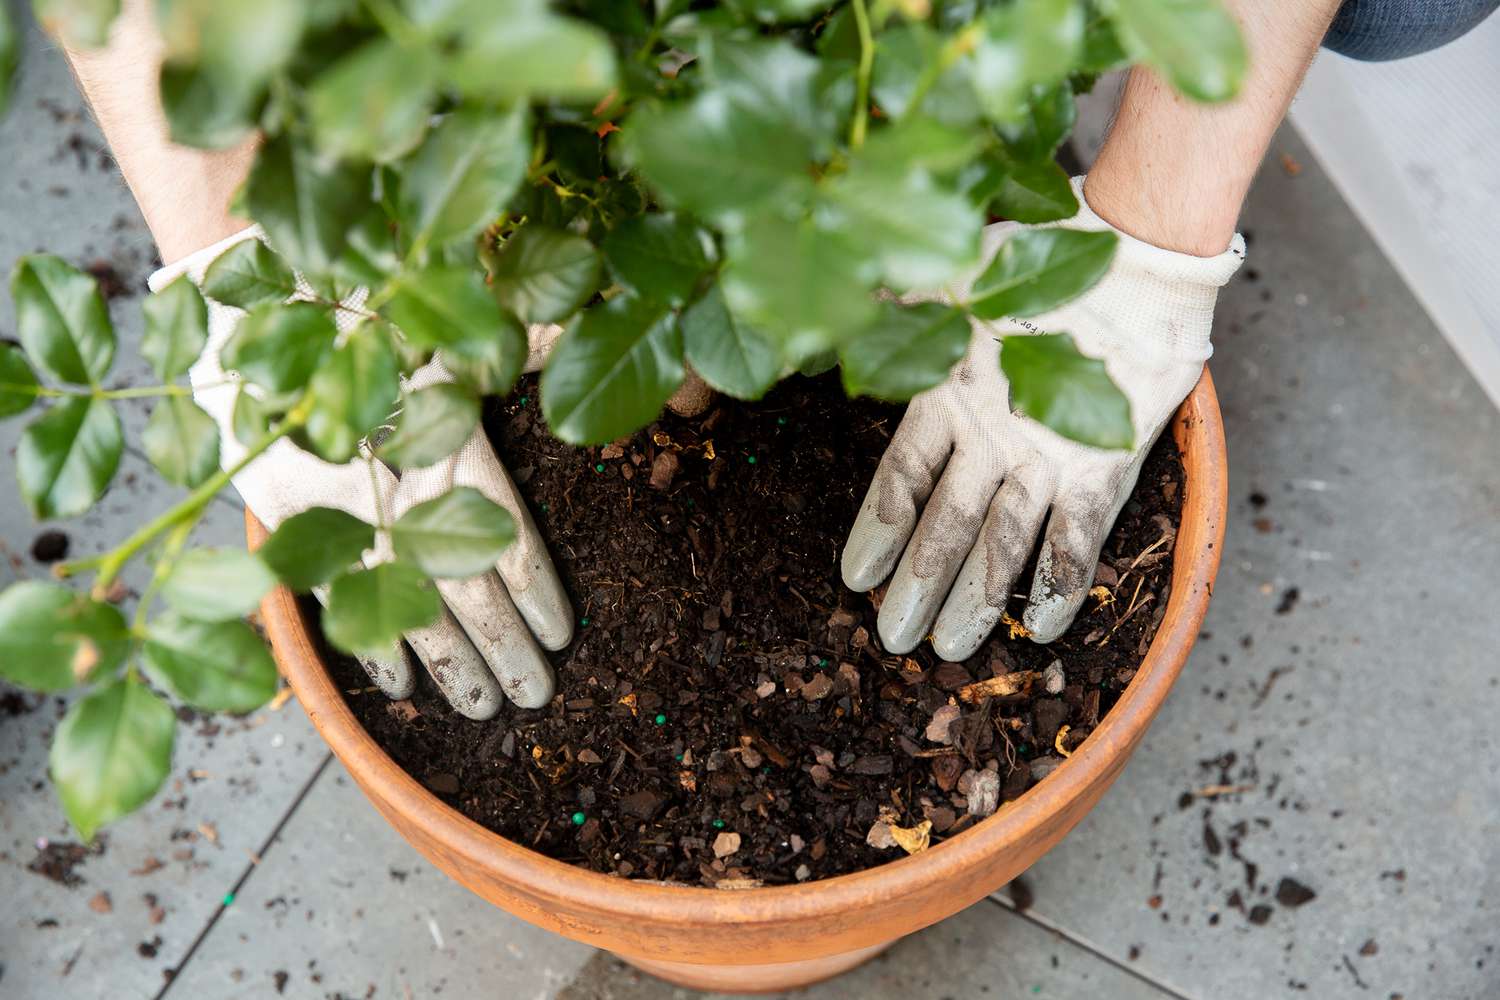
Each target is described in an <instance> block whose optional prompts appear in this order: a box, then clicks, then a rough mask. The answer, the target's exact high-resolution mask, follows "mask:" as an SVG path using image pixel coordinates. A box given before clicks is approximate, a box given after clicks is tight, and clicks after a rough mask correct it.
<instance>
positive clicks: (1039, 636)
mask: <svg viewBox="0 0 1500 1000" xmlns="http://www.w3.org/2000/svg"><path fill="white" fill-rule="evenodd" d="M1049 601H1055V602H1056V603H1057V604H1065V603H1066V602H1065V601H1063V599H1062V598H1049ZM1021 624H1022V625H1025V626H1026V631H1027V632H1029V633H1030V635H1028V636H1027V638H1029V639H1030V640H1031V641H1032V642H1034V643H1036V644H1037V645H1039V646H1045V645H1046V644H1047V643H1049V642H1053V641H1054V640H1056V639H1058V638H1059V637H1060V636H1061V635H1062V634H1063V633H1064V632H1066V631H1067V630H1068V626H1069V625H1071V624H1073V615H1071V614H1070V615H1067V616H1065V617H1062V616H1059V615H1058V614H1057V612H1056V611H1053V610H1052V609H1050V608H1046V607H1040V608H1039V606H1038V605H1035V604H1033V605H1029V606H1027V608H1026V611H1025V613H1024V614H1022V615H1021Z"/></svg>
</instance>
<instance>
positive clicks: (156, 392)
mask: <svg viewBox="0 0 1500 1000" xmlns="http://www.w3.org/2000/svg"><path fill="white" fill-rule="evenodd" d="M0 390H3V391H5V392H14V393H22V394H27V395H32V396H37V397H40V398H42V399H67V398H70V397H71V398H81V399H149V398H151V397H154V396H186V395H189V394H190V393H191V392H192V391H193V390H192V389H189V388H188V387H187V386H185V385H139V386H131V387H129V388H126V389H66V388H64V389H53V388H50V387H48V386H44V385H13V384H11V383H9V382H0Z"/></svg>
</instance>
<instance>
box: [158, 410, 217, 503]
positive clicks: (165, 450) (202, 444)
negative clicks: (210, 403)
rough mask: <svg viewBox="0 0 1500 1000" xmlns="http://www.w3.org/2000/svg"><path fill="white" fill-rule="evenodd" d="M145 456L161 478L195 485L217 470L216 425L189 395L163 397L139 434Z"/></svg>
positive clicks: (179, 483)
mask: <svg viewBox="0 0 1500 1000" xmlns="http://www.w3.org/2000/svg"><path fill="white" fill-rule="evenodd" d="M141 445H142V447H144V448H145V450H146V457H147V458H149V459H150V460H151V464H152V465H154V466H155V467H156V471H157V472H160V473H161V476H162V478H163V479H165V480H166V481H167V482H169V483H176V484H177V485H178V486H189V487H191V486H197V485H199V484H200V483H202V482H203V481H204V480H205V479H207V478H208V477H209V476H212V475H213V474H214V473H215V472H217V471H219V425H218V424H216V423H214V418H213V417H210V416H209V415H208V414H207V413H205V412H203V408H202V407H201V406H199V405H198V404H197V403H195V402H193V400H192V399H191V397H188V396H166V397H164V398H163V399H162V400H161V402H159V403H157V404H156V408H155V409H153V410H152V411H151V417H150V419H148V420H147V421H146V429H145V430H143V431H142V432H141Z"/></svg>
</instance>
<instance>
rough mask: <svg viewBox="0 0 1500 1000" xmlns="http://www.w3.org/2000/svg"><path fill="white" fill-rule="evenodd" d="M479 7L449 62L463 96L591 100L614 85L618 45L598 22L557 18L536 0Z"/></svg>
mask: <svg viewBox="0 0 1500 1000" xmlns="http://www.w3.org/2000/svg"><path fill="white" fill-rule="evenodd" d="M476 8H477V9H475V10H474V13H473V14H472V15H471V16H470V17H469V18H467V19H466V22H465V23H464V25H463V31H462V32H461V33H460V35H459V39H460V42H459V46H458V51H457V52H455V53H454V54H453V55H452V56H451V57H450V58H449V59H448V61H447V63H446V67H447V71H448V76H449V79H450V80H451V81H452V83H453V85H454V86H455V87H456V88H457V89H458V90H459V92H461V93H463V94H464V95H466V96H470V97H478V98H482V99H484V100H487V101H524V100H526V99H527V98H530V97H555V98H561V99H564V100H586V99H592V98H597V97H602V96H603V95H604V94H605V93H607V92H608V91H609V89H610V88H611V87H613V86H614V84H615V73H616V70H615V51H614V47H613V46H612V45H611V44H610V40H609V36H608V35H606V34H605V33H604V32H602V31H600V30H599V29H598V28H596V27H594V26H593V25H591V24H587V23H585V22H583V21H579V20H575V19H573V18H568V17H558V16H557V15H555V14H553V13H551V12H550V11H549V10H548V9H547V5H546V4H545V3H541V2H537V0H492V2H489V3H483V4H478V5H476Z"/></svg>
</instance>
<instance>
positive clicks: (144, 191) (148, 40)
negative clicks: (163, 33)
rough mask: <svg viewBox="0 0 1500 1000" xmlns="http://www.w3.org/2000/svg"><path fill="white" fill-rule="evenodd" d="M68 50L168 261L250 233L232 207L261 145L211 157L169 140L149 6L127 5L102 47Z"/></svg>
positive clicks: (159, 45) (248, 144) (250, 143)
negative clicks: (231, 204)
mask: <svg viewBox="0 0 1500 1000" xmlns="http://www.w3.org/2000/svg"><path fill="white" fill-rule="evenodd" d="M63 51H64V54H65V55H66V56H67V58H68V62H69V64H70V66H71V67H72V69H73V75H74V77H75V78H76V79H77V81H78V86H79V89H80V90H81V91H82V92H83V96H84V98H85V100H86V101H87V102H88V104H89V106H90V108H91V109H92V110H93V113H94V117H95V118H96V119H97V121H98V124H99V128H100V131H102V132H103V133H104V138H105V141H106V142H108V143H109V147H110V151H111V153H112V155H113V156H114V159H115V162H116V163H117V164H118V165H119V168H120V174H121V176H122V177H123V178H124V180H125V183H126V185H127V186H128V187H129V188H130V192H131V194H132V195H133V196H134V197H135V200H136V203H137V205H139V206H140V209H141V214H142V216H143V217H144V218H145V220H146V225H147V227H148V228H149V229H150V230H151V235H152V237H153V238H154V239H155V240H156V245H157V249H158V251H159V252H160V254H161V257H162V260H163V261H166V262H168V263H170V262H172V261H175V260H179V259H181V258H183V257H185V256H187V255H188V254H191V253H192V252H193V251H195V250H198V249H201V248H202V247H205V246H208V245H210V244H212V243H215V242H217V241H219V240H221V239H223V238H225V237H227V236H230V235H232V234H234V233H236V232H239V231H240V230H242V229H244V228H245V226H246V225H247V223H246V222H245V220H243V219H239V218H236V217H235V216H234V214H233V213H232V212H231V211H230V209H229V203H230V200H231V199H232V198H233V196H234V192H235V191H236V190H237V189H238V187H239V186H240V184H241V182H242V181H243V180H244V178H245V176H246V175H247V174H248V173H249V170H250V164H251V162H252V160H253V159H254V156H255V146H256V138H255V137H253V136H252V137H247V139H246V140H245V141H244V142H242V143H240V144H239V145H238V146H235V147H233V148H231V149H226V150H214V151H209V150H199V149H191V148H188V147H185V146H179V145H177V144H175V143H173V142H172V141H171V139H170V136H169V130H168V126H167V121H166V117H165V116H164V115H163V113H162V110H161V99H160V90H159V84H158V77H159V74H160V67H161V60H162V43H161V39H160V36H159V35H158V34H157V31H156V27H155V25H154V23H153V21H152V16H151V9H150V5H149V4H145V3H141V2H127V3H126V4H125V5H124V9H123V11H122V13H121V14H120V16H119V18H118V19H117V20H116V22H115V26H114V28H113V30H112V31H111V33H110V40H109V44H108V45H106V46H105V47H104V48H102V49H95V50H76V49H70V48H67V47H64V49H63Z"/></svg>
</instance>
